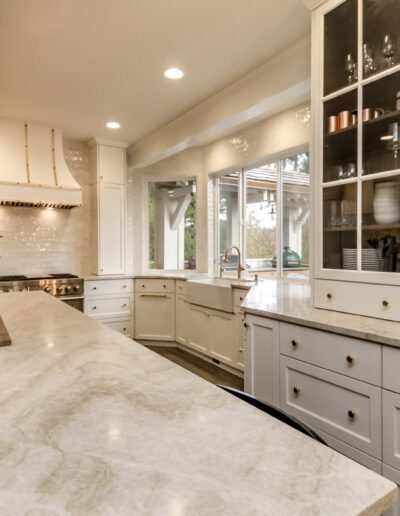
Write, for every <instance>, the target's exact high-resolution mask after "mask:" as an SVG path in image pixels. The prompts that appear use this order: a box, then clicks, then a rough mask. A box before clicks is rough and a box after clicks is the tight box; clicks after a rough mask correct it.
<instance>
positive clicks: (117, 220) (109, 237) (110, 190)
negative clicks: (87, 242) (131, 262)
mask: <svg viewBox="0 0 400 516" xmlns="http://www.w3.org/2000/svg"><path fill="white" fill-rule="evenodd" d="M99 190H100V195H99V207H98V210H99V235H98V236H99V254H100V256H99V271H98V272H99V274H123V273H124V272H125V187H124V186H119V185H110V184H101V185H100V186H99Z"/></svg>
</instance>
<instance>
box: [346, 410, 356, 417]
mask: <svg viewBox="0 0 400 516" xmlns="http://www.w3.org/2000/svg"><path fill="white" fill-rule="evenodd" d="M347 415H348V416H349V418H350V419H354V418H355V417H356V412H355V410H349V411H348V412H347Z"/></svg>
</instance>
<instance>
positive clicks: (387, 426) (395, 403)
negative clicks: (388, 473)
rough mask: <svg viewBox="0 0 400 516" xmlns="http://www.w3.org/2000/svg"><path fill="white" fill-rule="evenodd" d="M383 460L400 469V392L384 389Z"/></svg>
mask: <svg viewBox="0 0 400 516" xmlns="http://www.w3.org/2000/svg"><path fill="white" fill-rule="evenodd" d="M382 402H383V421H384V425H383V461H384V463H385V464H387V465H389V466H391V467H393V468H395V469H397V470H399V471H400V394H397V393H394V392H390V391H386V390H383V391H382Z"/></svg>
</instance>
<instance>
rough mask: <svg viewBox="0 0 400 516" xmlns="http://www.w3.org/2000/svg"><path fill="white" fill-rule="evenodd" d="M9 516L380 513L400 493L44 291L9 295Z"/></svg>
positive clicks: (4, 509) (1, 413) (4, 448)
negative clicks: (43, 515) (10, 339)
mask: <svg viewBox="0 0 400 516" xmlns="http://www.w3.org/2000/svg"><path fill="white" fill-rule="evenodd" d="M0 314H1V315H2V317H3V318H4V321H5V323H6V325H7V328H8V330H9V332H10V336H11V338H12V341H13V344H12V346H10V347H4V348H1V349H0V363H1V370H2V371H1V375H0V450H1V453H0V514H1V515H2V516H3V515H11V514H12V515H13V516H15V515H22V514H24V515H25V514H29V515H34V514H38V515H39V514H46V515H47V514H48V515H50V514H51V515H67V514H68V515H83V514H84V515H91V514H96V515H100V514H102V515H103V514H110V515H111V514H112V515H113V516H115V515H132V514H135V515H141V514H146V515H163V516H168V515H171V516H172V515H176V516H178V515H179V516H186V515H193V514H196V516H201V515H215V514H218V515H230V516H231V515H246V516H247V515H250V514H252V515H268V514H274V515H287V514H291V515H300V514H302V515H305V514H307V515H308V514H324V515H338V514H340V515H341V516H344V515H355V514H363V515H375V514H380V513H382V512H384V511H385V510H386V509H388V508H389V507H391V506H392V505H394V503H395V499H396V486H395V485H394V484H392V483H391V482H389V481H388V480H386V479H385V478H383V477H381V476H379V475H377V474H375V473H373V472H371V471H369V470H368V469H366V468H364V467H363V466H360V465H359V464H357V463H355V462H353V461H351V460H349V459H347V458H346V457H344V456H342V455H340V454H338V453H336V452H335V451H333V450H331V449H329V448H327V447H325V446H323V445H321V444H319V443H317V442H315V441H313V440H311V439H310V438H308V437H306V436H304V435H302V434H300V433H299V432H297V431H295V430H293V429H291V428H289V427H287V426H286V425H284V424H283V423H281V422H279V421H277V420H275V419H273V418H271V417H270V416H268V415H266V414H264V413H262V412H260V411H258V410H256V409H255V408H253V407H250V406H249V405H247V404H245V403H243V402H242V401H240V400H238V399H236V398H234V397H232V396H230V395H229V394H227V393H225V392H223V391H221V390H220V389H218V388H217V387H215V386H213V385H211V384H210V383H208V382H206V381H205V380H203V379H201V378H198V377H197V376H195V375H193V374H191V373H189V372H188V371H186V370H184V369H182V368H180V367H179V366H177V365H175V364H173V363H172V362H170V361H168V360H166V359H164V358H163V357H160V356H159V355H156V354H155V353H153V352H152V351H150V350H148V349H146V348H144V347H143V346H141V345H140V344H138V343H136V342H134V341H131V340H129V339H128V338H126V337H124V336H122V335H120V334H118V333H116V332H114V331H113V330H111V329H110V328H107V327H105V326H102V325H101V324H100V323H99V322H97V321H95V320H92V319H90V318H88V317H87V316H85V315H83V314H81V313H79V312H78V311H76V310H74V309H73V308H71V307H69V306H66V305H65V304H64V303H60V302H59V301H58V300H56V299H54V298H52V297H51V296H48V295H46V294H44V293H42V292H18V293H10V294H3V295H2V296H0Z"/></svg>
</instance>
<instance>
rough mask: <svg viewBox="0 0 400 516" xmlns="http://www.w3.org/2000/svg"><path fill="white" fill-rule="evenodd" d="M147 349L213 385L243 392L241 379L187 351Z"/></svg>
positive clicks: (160, 348)
mask: <svg viewBox="0 0 400 516" xmlns="http://www.w3.org/2000/svg"><path fill="white" fill-rule="evenodd" d="M147 347H148V348H149V349H151V350H153V351H155V352H156V353H158V354H159V355H162V356H163V357H165V358H167V359H168V360H171V362H174V363H175V364H178V365H180V366H181V367H184V368H185V369H187V370H188V371H191V372H192V373H194V374H197V375H198V376H200V377H201V378H204V380H207V381H209V382H211V383H214V384H217V383H220V384H222V385H227V386H229V387H235V388H236V389H241V390H243V380H242V379H241V378H239V377H238V376H235V375H234V374H231V373H228V371H224V370H223V369H221V368H220V367H218V366H216V365H213V364H210V363H208V362H206V361H205V360H202V359H201V358H198V357H195V356H194V355H192V354H191V353H188V352H187V351H184V350H182V349H179V348H172V347H166V346H147Z"/></svg>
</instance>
